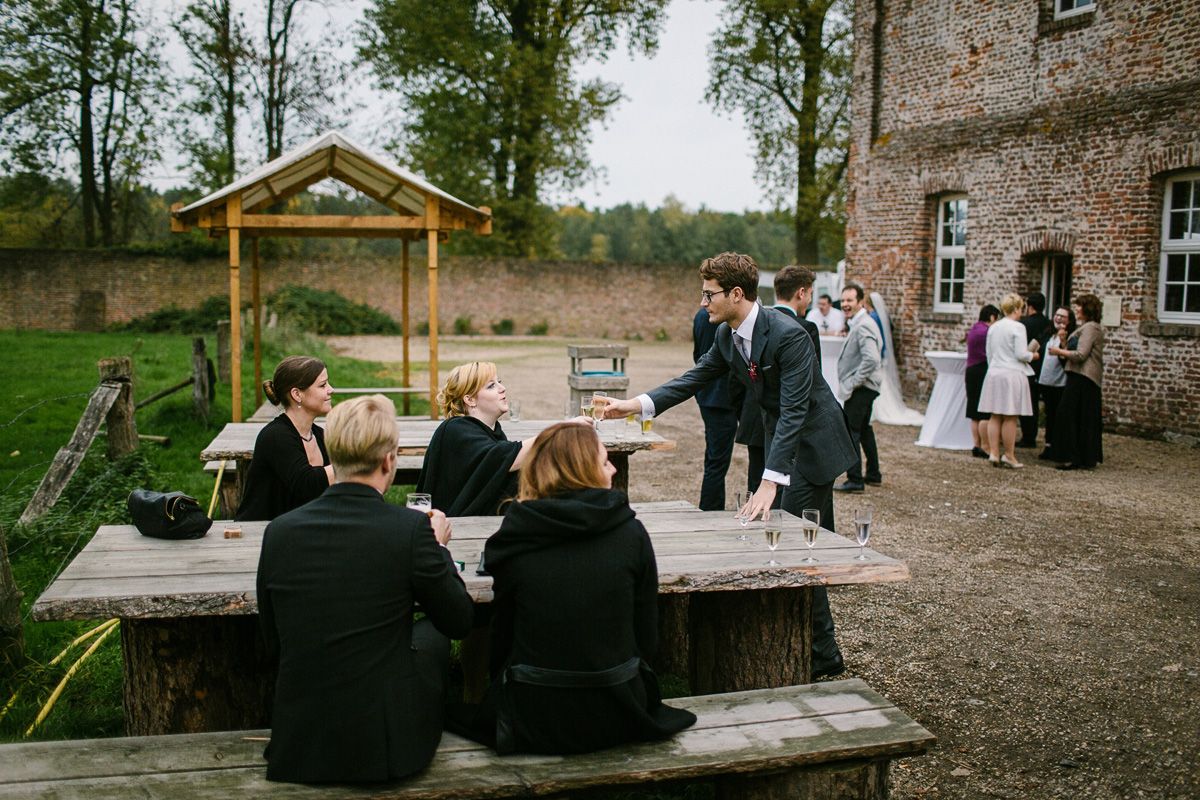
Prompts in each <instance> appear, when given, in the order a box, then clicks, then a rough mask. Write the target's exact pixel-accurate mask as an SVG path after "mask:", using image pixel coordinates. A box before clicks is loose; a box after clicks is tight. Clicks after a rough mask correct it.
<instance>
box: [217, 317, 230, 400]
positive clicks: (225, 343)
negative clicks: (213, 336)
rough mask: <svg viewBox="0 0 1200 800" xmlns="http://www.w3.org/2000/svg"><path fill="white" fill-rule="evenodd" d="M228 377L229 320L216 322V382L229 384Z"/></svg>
mask: <svg viewBox="0 0 1200 800" xmlns="http://www.w3.org/2000/svg"><path fill="white" fill-rule="evenodd" d="M230 375H231V372H230V367H229V320H227V319H223V320H220V321H218V322H217V380H219V381H220V382H221V383H224V384H229V383H231V381H230Z"/></svg>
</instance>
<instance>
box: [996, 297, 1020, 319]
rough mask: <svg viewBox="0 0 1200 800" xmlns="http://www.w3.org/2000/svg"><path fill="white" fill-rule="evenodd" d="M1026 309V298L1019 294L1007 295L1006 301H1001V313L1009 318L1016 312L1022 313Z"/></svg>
mask: <svg viewBox="0 0 1200 800" xmlns="http://www.w3.org/2000/svg"><path fill="white" fill-rule="evenodd" d="M1023 308H1025V298H1024V297H1021V295H1019V294H1006V295H1004V299H1003V300H1001V301H1000V313H1001V314H1003V315H1004V316H1006V317H1007V316H1008V315H1009V314H1011V313H1012V312H1014V311H1020V310H1021V309H1023Z"/></svg>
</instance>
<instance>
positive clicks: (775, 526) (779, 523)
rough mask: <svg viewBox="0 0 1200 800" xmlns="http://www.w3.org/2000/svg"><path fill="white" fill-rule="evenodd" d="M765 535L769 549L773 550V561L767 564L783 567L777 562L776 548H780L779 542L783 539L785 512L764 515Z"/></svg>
mask: <svg viewBox="0 0 1200 800" xmlns="http://www.w3.org/2000/svg"><path fill="white" fill-rule="evenodd" d="M763 534H764V535H765V536H766V537H767V547H768V548H770V550H771V560H770V561H768V562H767V566H768V567H778V566H781V565H780V563H779V562H778V561H776V560H775V548H776V547H779V540H780V539H781V538H783V512H782V511H776V512H775V513H774V514H772V513H771V511H770V510H767V511H766V512H765V513H764V515H763Z"/></svg>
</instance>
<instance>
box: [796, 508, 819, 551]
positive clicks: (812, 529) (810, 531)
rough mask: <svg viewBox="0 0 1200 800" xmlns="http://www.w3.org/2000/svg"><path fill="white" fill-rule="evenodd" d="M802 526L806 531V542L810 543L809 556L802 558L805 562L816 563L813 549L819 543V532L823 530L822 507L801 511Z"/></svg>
mask: <svg viewBox="0 0 1200 800" xmlns="http://www.w3.org/2000/svg"><path fill="white" fill-rule="evenodd" d="M800 527H801V529H802V530H803V531H804V543H805V544H806V545H808V556H807V557H805V558H803V559H801V560H802V561H803V562H804V563H805V564H815V563H817V559H815V558H813V554H812V550H813V547H814V546H815V545H816V544H817V534H819V533H820V532H821V509H819V508H806V509H804V510H803V511H802V512H800Z"/></svg>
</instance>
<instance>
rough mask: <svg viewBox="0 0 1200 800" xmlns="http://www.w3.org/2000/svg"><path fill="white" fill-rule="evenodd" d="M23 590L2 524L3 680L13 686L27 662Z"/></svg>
mask: <svg viewBox="0 0 1200 800" xmlns="http://www.w3.org/2000/svg"><path fill="white" fill-rule="evenodd" d="M21 597H22V595H21V590H20V589H18V588H17V583H16V581H14V580H13V574H12V568H11V567H9V564H8V544H7V542H6V541H5V537H4V528H3V527H0V683H3V684H4V685H12V684H11V683H10V681H11V679H12V677H13V676H14V675H16V674H17V671H18V670H20V669H21V667H22V666H24V664H25V640H24V633H23V631H22V627H21Z"/></svg>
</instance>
